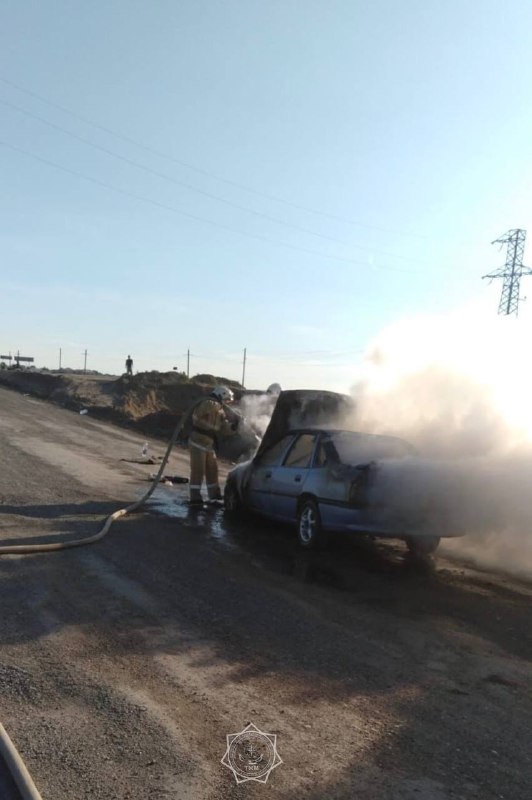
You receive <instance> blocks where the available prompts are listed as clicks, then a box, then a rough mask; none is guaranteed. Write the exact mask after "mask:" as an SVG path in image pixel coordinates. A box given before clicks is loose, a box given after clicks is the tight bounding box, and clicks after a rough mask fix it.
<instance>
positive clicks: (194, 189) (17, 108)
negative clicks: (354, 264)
mask: <svg viewBox="0 0 532 800" xmlns="http://www.w3.org/2000/svg"><path fill="white" fill-rule="evenodd" d="M0 103H2V105H4V106H7V108H11V109H13V110H15V111H18V112H19V113H20V114H24V115H25V116H27V117H30V118H31V119H35V120H37V121H38V122H41V123H42V124H43V125H48V126H49V127H50V128H53V129H54V130H57V131H60V132H61V133H64V134H65V135H66V136H70V137H71V138H72V139H76V140H77V141H78V142H83V144H86V145H88V146H89V147H93V148H94V149H95V150H99V151H100V152H101V153H106V155H109V156H112V157H113V158H117V159H119V160H120V161H123V162H125V163H126V164H129V165H130V166H132V167H135V168H136V169H141V170H143V171H144V172H147V173H149V174H150V175H155V176H156V177H157V178H162V179H163V180H165V181H169V182H170V183H173V184H175V185H176V186H181V187H182V188H185V189H189V190H190V191H192V192H196V193H197V194H201V195H203V196H204V197H208V198H209V199H210V200H216V201H217V202H219V203H224V204H225V205H228V206H230V207H231V208H236V209H238V210H239V211H244V212H246V213H248V214H254V215H255V216H257V217H262V218H263V219H266V220H268V221H269V222H275V223H276V224H277V225H284V226H285V227H287V228H294V230H297V231H301V232H302V233H308V234H309V235H310V236H317V237H319V238H320V239H327V240H328V241H330V242H336V243H338V244H345V242H342V241H341V240H340V239H335V238H334V237H332V236H327V235H326V234H323V233H318V232H316V231H312V230H310V229H309V228H304V227H302V226H301V225H294V224H292V223H291V222H286V220H283V219H279V218H278V217H273V216H271V215H270V214H264V213H263V212H262V211H255V209H252V208H246V206H241V205H239V204H238V203H233V202H232V200H227V199H226V198H225V197H220V196H219V195H216V194H212V192H207V191H205V190H203V189H198V188H197V187H196V186H193V185H192V184H190V183H185V181H180V180H177V178H173V177H172V176H171V175H167V174H166V173H164V172H159V170H156V169H152V168H151V167H148V166H146V165H145V164H141V163H140V162H138V161H135V160H134V159H132V158H128V157H127V156H124V155H122V154H121V153H117V152H116V151H115V150H110V149H109V148H108V147H103V146H102V145H99V144H96V143H95V142H92V141H91V140H90V139H86V138H85V137H84V136H79V135H78V134H77V133H73V132H72V131H69V130H67V128H64V127H63V126H62V125H57V124H56V123H55V122H51V121H50V120H48V119H45V118H44V117H41V116H40V115H39V114H34V113H33V112H32V111H28V110H27V109H25V108H21V106H17V105H16V104H15V103H10V102H9V101H8V100H4V99H3V98H0ZM351 246H352V247H357V248H359V249H364V250H370V249H371V248H368V247H363V246H362V245H351ZM373 252H375V251H373ZM387 255H393V254H389V253H388V254H387ZM399 257H400V258H401V256H399Z"/></svg>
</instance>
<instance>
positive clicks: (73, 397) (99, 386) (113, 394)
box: [0, 370, 212, 436]
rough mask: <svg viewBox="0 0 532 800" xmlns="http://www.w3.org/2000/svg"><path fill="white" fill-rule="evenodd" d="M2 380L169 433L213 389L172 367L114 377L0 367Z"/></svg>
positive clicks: (51, 398)
mask: <svg viewBox="0 0 532 800" xmlns="http://www.w3.org/2000/svg"><path fill="white" fill-rule="evenodd" d="M0 384H1V385H3V386H6V387H9V388H10V389H15V390H16V391H19V392H22V393H24V394H30V395H32V396H34V397H39V398H41V399H42V400H49V401H50V402H53V403H56V404H58V405H60V406H63V407H64V408H69V409H71V410H72V411H82V410H83V409H87V410H88V411H89V412H90V414H91V416H94V417H97V418H99V419H106V420H109V421H111V422H115V423H118V424H120V425H126V426H127V427H132V428H135V429H137V430H139V431H142V432H144V433H147V434H150V435H152V436H168V435H170V434H171V432H172V430H173V429H174V427H175V425H176V424H177V421H178V420H179V419H180V418H181V416H182V415H183V414H184V413H185V411H186V410H187V409H188V408H190V406H191V405H192V404H193V403H194V402H196V401H197V400H199V399H200V398H201V397H202V396H203V395H206V394H208V393H209V392H210V391H211V389H212V386H210V385H207V384H201V383H194V382H189V381H187V380H186V379H185V380H183V378H182V376H181V375H178V374H175V373H172V372H170V373H159V372H154V373H150V372H148V373H140V374H138V375H133V376H131V377H127V376H125V375H124V376H121V377H119V378H116V377H114V376H105V375H75V374H61V373H40V372H29V371H25V370H12V371H11V370H10V371H2V372H0Z"/></svg>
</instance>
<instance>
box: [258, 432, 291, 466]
mask: <svg viewBox="0 0 532 800" xmlns="http://www.w3.org/2000/svg"><path fill="white" fill-rule="evenodd" d="M293 438H294V436H293V434H290V435H289V436H283V438H282V439H279V441H278V442H276V443H275V444H273V445H272V446H271V447H269V448H268V450H265V451H264V453H261V455H260V456H259V457H258V458H257V459H255V463H256V464H258V465H259V466H261V467H276V466H278V465H279V464H280V463H281V458H282V457H283V455H284V453H285V451H286V448H287V447H288V445H289V444H290V442H291V441H292V440H293Z"/></svg>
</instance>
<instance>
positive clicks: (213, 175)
mask: <svg viewBox="0 0 532 800" xmlns="http://www.w3.org/2000/svg"><path fill="white" fill-rule="evenodd" d="M0 81H1V82H2V83H4V84H5V85H6V86H11V87H12V88H13V89H16V90H17V91H19V92H23V93H24V94H27V95H29V96H30V97H35V98H36V99H37V100H39V101H40V102H42V103H45V104H46V105H49V106H51V107H52V108H56V109H58V110H59V111H61V112H62V113H63V114H68V115H69V116H71V117H73V118H74V119H77V120H80V121H81V122H83V123H85V124H86V125H91V126H92V127H93V128H96V129H98V130H101V131H104V132H105V133H108V134H110V135H111V136H114V137H116V138H117V139H121V140H122V141H124V142H128V143H129V144H132V145H134V146H135V147H139V148H140V149H141V150H145V151H146V152H147V153H151V154H152V155H155V156H158V157H159V158H163V159H166V160H167V161H171V162H173V163H174V164H178V165H179V166H181V167H185V168H186V169H190V170H192V171H194V172H197V173H199V174H201V175H206V176H207V177H209V178H214V180H217V181H220V182H221V183H225V184H227V185H228V186H234V187H235V188H238V189H242V190H243V191H245V192H249V193H250V194H255V195H257V196H258V197H263V198H265V199H266V200H274V201H275V202H277V203H283V204H284V205H287V206H290V207H291V208H297V209H299V210H300V211H305V212H307V213H310V214H316V215H318V216H321V217H327V218H328V219H334V220H337V221H338V222H343V223H346V224H348V225H354V226H356V227H360V228H366V229H367V230H374V231H380V232H381V233H392V234H395V235H397V234H399V235H401V236H409V237H411V238H414V239H423V240H428V239H429V238H430V237H428V236H424V235H422V234H418V233H412V232H410V231H400V230H397V229H393V228H385V227H382V226H378V225H367V224H365V223H363V222H359V221H356V220H351V219H348V218H346V217H342V216H340V215H338V214H331V213H329V212H327V211H322V210H319V209H315V208H311V207H310V206H305V205H302V204H300V203H294V202H291V201H290V200H285V199H284V198H282V197H278V196H277V195H273V194H269V193H267V192H262V191H259V190H258V189H254V188H252V187H250V186H246V185H245V184H243V183H239V182H237V181H234V180H231V179H229V178H224V177H222V176H220V175H217V174H216V173H214V172H211V171H210V170H206V169H203V168H201V167H198V166H196V165H194V164H190V163H189V162H187V161H183V160H181V159H178V158H175V156H172V155H170V154H169V153H165V152H163V151H162V150H158V149H157V148H154V147H151V146H150V145H147V144H144V143H143V142H140V141H139V140H138V139H134V138H133V137H131V136H128V135H127V134H124V133H121V132H119V131H115V130H113V129H112V128H109V127H107V126H105V125H102V124H100V123H98V122H94V120H91V119H89V118H88V117H85V116H83V115H82V114H78V113H77V112H75V111H72V110H71V109H69V108H66V106H63V105H60V104H59V103H55V102H54V101H52V100H49V99H48V98H46V97H43V95H41V94H38V93H37V92H34V91H32V90H31V89H27V88H26V87H24V86H21V85H20V84H18V83H15V82H14V81H10V80H8V79H7V78H5V77H2V76H1V75H0ZM257 213H258V212H257Z"/></svg>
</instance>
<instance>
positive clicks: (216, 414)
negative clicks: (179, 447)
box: [188, 386, 238, 506]
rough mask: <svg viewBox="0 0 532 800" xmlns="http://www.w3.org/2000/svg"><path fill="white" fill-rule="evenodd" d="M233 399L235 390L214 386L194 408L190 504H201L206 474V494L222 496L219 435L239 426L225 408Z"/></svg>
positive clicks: (191, 438)
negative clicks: (218, 450)
mask: <svg viewBox="0 0 532 800" xmlns="http://www.w3.org/2000/svg"><path fill="white" fill-rule="evenodd" d="M233 400H234V396H233V392H232V391H231V389H228V388H227V386H215V388H214V389H213V390H212V392H211V393H210V395H209V397H206V398H205V400H201V401H200V402H199V403H198V404H197V405H196V406H195V407H194V410H193V412H192V431H191V433H190V436H189V440H188V445H189V448H190V501H189V502H190V505H192V506H196V505H198V506H199V505H202V504H203V499H202V496H201V487H202V484H203V480H204V478H205V480H206V483H207V495H208V498H209V500H210V501H211V502H217V501H218V502H219V501H221V500H222V492H221V489H220V484H219V483H218V462H217V460H216V449H215V448H216V439H217V437H218V436H227V435H230V434H231V433H234V432H235V431H236V429H237V427H238V421H237V419H236V418H235V420H234V421H233V422H230V421H229V419H228V417H227V414H226V412H225V409H224V404H226V405H228V404H229V403H232V402H233Z"/></svg>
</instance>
